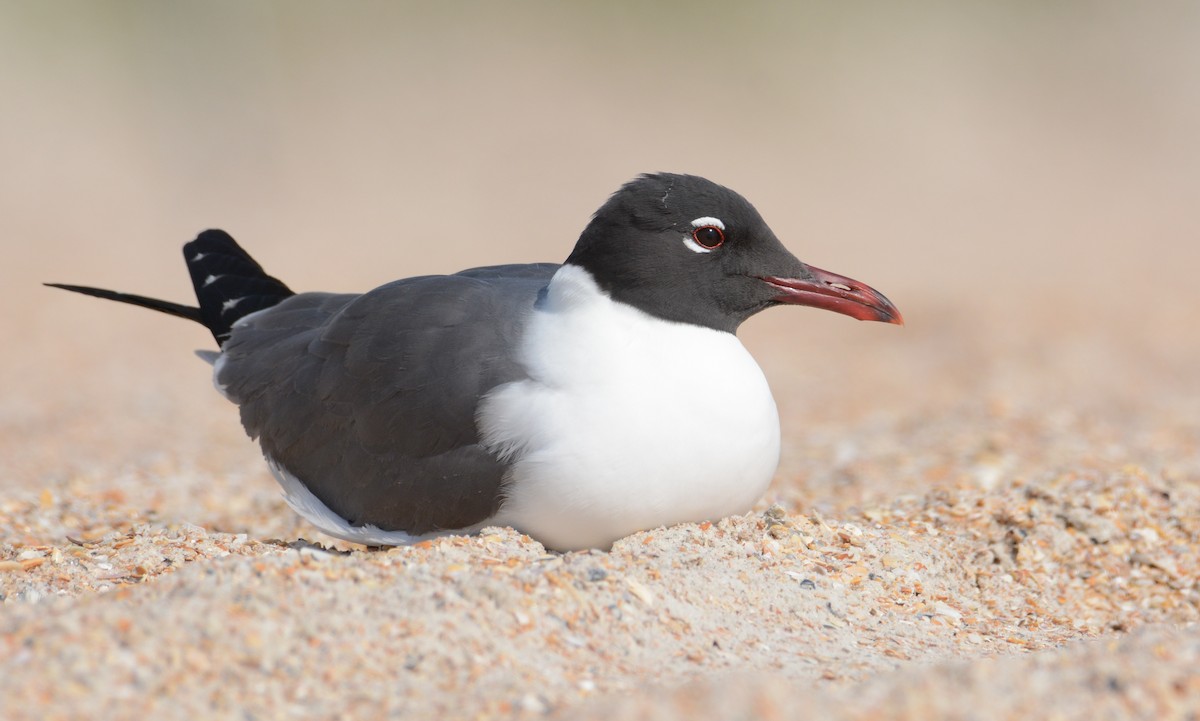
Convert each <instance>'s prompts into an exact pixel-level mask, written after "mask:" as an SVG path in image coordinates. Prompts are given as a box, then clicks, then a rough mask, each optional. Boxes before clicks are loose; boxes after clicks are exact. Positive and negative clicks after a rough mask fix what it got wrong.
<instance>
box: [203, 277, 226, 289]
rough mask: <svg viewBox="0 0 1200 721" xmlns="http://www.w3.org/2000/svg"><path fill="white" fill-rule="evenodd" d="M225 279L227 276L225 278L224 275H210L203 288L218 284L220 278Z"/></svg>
mask: <svg viewBox="0 0 1200 721" xmlns="http://www.w3.org/2000/svg"><path fill="white" fill-rule="evenodd" d="M224 277H225V276H223V275H210V276H208V277H207V278H205V279H204V285H203V286H201V287H202V288H207V287H208V286H210V285H212V284H213V283H216V282H217V279H218V278H224Z"/></svg>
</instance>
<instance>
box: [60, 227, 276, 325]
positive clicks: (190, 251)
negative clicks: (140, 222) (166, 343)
mask: <svg viewBox="0 0 1200 721" xmlns="http://www.w3.org/2000/svg"><path fill="white" fill-rule="evenodd" d="M183 258H184V260H185V261H186V262H187V266H188V273H189V274H190V275H191V276H192V286H193V287H194V288H195V289H196V299H197V300H198V301H199V302H200V307H199V308H196V307H193V306H190V305H182V304H180V303H172V302H170V301H166V300H159V299H158V298H147V297H146V296H144V295H134V294H132V293H118V292H117V291H114V290H105V289H103V288H92V287H90V286H86V285H67V284H64V283H46V284H45V285H48V286H50V287H52V288H61V289H63V290H69V291H72V292H74V293H83V294H84V295H90V296H93V297H96V298H104V299H106V300H115V301H117V302H119V303H129V304H131V305H136V306H140V307H142V308H150V309H151V310H157V311H159V312H162V313H167V314H169V315H174V316H178V317H180V318H186V319H188V320H190V321H195V322H196V323H199V324H201V325H203V326H204V327H206V328H208V329H209V331H211V332H212V334H213V337H214V338H216V339H217V345H224V344H225V341H226V340H228V338H229V333H230V330H231V329H232V327H233V324H234V323H236V322H238V320H240V319H242V318H244V317H246V316H248V315H250V314H251V313H254V312H257V311H260V310H263V309H265V308H270V307H271V306H273V305H275V304H276V303H279V302H280V301H282V300H284V299H285V298H288V297H289V296H292V295H295V293H293V292H292V291H291V289H289V288H288V287H287V286H286V285H284V284H283V282H282V281H280V280H279V279H277V278H273V277H271V276H269V275H267V273H266V271H264V270H263V269H262V266H261V265H259V264H258V263H256V262H255V261H254V259H253V258H251V257H250V254H249V253H247V252H246V251H244V250H242V248H241V246H239V245H238V244H237V242H236V241H234V239H233V238H232V237H230V235H229V234H228V233H226V232H225V231H223V230H206V231H204V232H203V233H201V234H200V235H199V236H197V237H196V239H195V240H193V241H192V242H190V243H187V244H186V245H184V246H183Z"/></svg>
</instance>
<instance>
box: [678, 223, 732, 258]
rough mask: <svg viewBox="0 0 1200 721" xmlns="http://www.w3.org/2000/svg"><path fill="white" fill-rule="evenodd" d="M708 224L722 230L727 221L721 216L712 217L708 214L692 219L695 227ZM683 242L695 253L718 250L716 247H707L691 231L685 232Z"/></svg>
mask: <svg viewBox="0 0 1200 721" xmlns="http://www.w3.org/2000/svg"><path fill="white" fill-rule="evenodd" d="M706 225H711V226H714V227H717V228H720V229H721V230H722V231H723V230H725V223H723V222H722V221H721V219H720V218H712V217H709V216H707V215H706V216H704V217H703V218H696V219H695V220H693V221H692V227H693V228H703V227H704V226H706ZM683 244H684V245H685V246H687V249H688V250H690V251H692V252H693V253H711V252H713V251H714V250H716V248H705V247H704V246H703V245H700V244H699V243H697V242H696V239H695V238H693V237H692V234H691V233H684V235H683Z"/></svg>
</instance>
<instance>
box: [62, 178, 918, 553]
mask: <svg viewBox="0 0 1200 721" xmlns="http://www.w3.org/2000/svg"><path fill="white" fill-rule="evenodd" d="M183 254H184V259H185V260H186V261H187V266H188V270H189V272H190V273H191V278H192V284H193V285H194V286H195V291H196V297H197V299H198V301H199V307H198V308H197V307H192V306H185V305H180V304H176V303H171V302H168V301H162V300H157V299H154V298H146V297H144V296H138V295H130V294H126V293H117V292H114V291H109V290H102V289H99V288H89V287H84V286H74V285H61V284H48V285H53V286H54V287H57V288H63V289H66V290H71V291H76V292H80V293H85V294H88V295H93V296H98V297H101V298H108V299H111V300H116V301H121V302H124V303H132V304H133V305H139V306H143V307H146V308H152V309H154V310H159V311H163V312H165V313H169V314H171V315H176V316H181V317H183V318H187V319H189V320H193V321H196V322H198V323H201V324H202V325H204V326H205V327H207V328H208V329H209V330H210V331H211V332H212V334H213V336H214V337H215V338H216V341H217V345H218V346H219V347H220V351H199V353H200V354H201V356H202V357H204V358H205V359H206V360H209V361H210V362H212V364H213V382H214V383H215V384H216V386H217V389H218V390H219V391H220V392H221V393H222V394H224V395H225V397H226V398H228V399H229V400H231V401H233V402H234V403H236V404H237V405H238V406H239V407H240V409H241V418H242V424H243V425H244V426H245V428H246V432H247V433H248V434H249V435H250V437H251V438H257V439H258V441H259V443H260V444H261V446H262V450H263V454H264V456H265V457H266V460H267V463H268V464H269V466H270V468H271V471H272V472H273V474H274V475H275V478H276V479H277V480H278V481H279V483H280V485H281V486H282V487H283V490H284V494H285V497H286V499H287V502H288V503H289V504H290V505H291V507H292V508H293V509H295V510H296V512H297V513H299V514H300V515H301V516H303V517H304V518H306V519H308V520H309V521H310V522H311V523H312V524H313V525H314V526H316V527H317V528H318V529H320V530H321V531H323V532H325V533H327V534H329V535H331V536H336V537H339V538H343V539H346V540H350V541H355V542H358V543H363V544H367V545H398V544H404V543H411V542H413V541H416V540H420V539H423V538H428V537H431V536H434V535H442V534H446V533H469V532H473V531H477V530H479V529H481V528H483V527H485V526H494V525H500V526H504V525H507V526H512V527H513V528H515V529H517V530H519V531H521V532H524V533H526V534H528V535H530V536H532V537H533V538H535V539H537V540H539V541H541V542H542V543H543V544H544V545H545V546H546V547H547V548H551V549H557V550H570V549H580V548H592V547H599V548H605V547H608V546H610V545H611V544H612V543H613V541H615V540H617V539H619V538H621V537H623V536H626V535H629V534H630V533H633V532H635V531H639V530H644V529H648V528H654V527H657V526H663V525H669V524H675V523H681V522H685V521H702V520H707V519H718V518H722V517H724V516H728V515H732V514H738V513H744V512H746V511H747V510H749V509H750V507H751V506H752V505H753V504H754V503H755V502H756V501H757V500H758V499H759V498H760V497H761V496H762V494H763V493H764V491H765V490H766V488H767V484H768V483H770V481H771V477H772V476H773V475H774V473H775V469H776V466H777V465H778V462H779V417H778V413H777V412H776V409H775V400H774V399H773V398H772V397H771V391H770V389H769V388H768V386H767V381H766V379H765V378H764V377H763V373H762V371H761V370H760V369H759V367H758V365H757V364H756V363H755V362H754V359H753V358H752V357H751V356H750V354H749V353H748V352H747V351H746V349H745V348H744V347H743V346H742V344H741V343H740V342H739V341H738V339H737V337H736V336H735V332H736V331H737V329H738V326H739V325H741V323H742V321H744V320H746V319H747V318H749V317H750V316H752V315H754V314H755V313H758V312H759V311H761V310H764V309H766V308H770V307H772V306H776V305H781V304H791V305H807V306H813V307H816V308H823V309H825V310H831V311H834V312H836V313H842V314H845V315H848V316H850V317H852V318H857V319H859V320H875V321H883V322H886V323H897V324H899V323H901V322H902V321H901V318H900V313H899V311H897V310H896V307H895V306H893V305H892V303H891V302H890V301H888V300H887V298H885V297H884V296H883V295H882V294H880V293H879V292H878V291H876V290H874V289H873V288H871V287H869V286H867V285H864V284H862V283H859V282H858V281H856V280H852V279H850V278H846V277H843V276H840V275H835V274H833V273H830V272H827V271H824V270H820V269H818V268H814V267H813V266H811V265H806V264H804V263H802V262H800V261H799V260H798V259H797V258H796V257H795V256H793V255H792V254H791V253H790V252H788V251H787V250H786V249H785V248H784V247H783V245H782V244H781V243H780V242H779V240H778V239H777V238H776V237H775V234H774V233H773V232H771V229H770V228H769V227H767V224H766V222H764V221H763V219H762V217H761V216H760V215H759V214H758V211H756V210H755V209H754V207H753V206H752V205H750V203H749V202H747V201H746V200H745V199H744V198H742V196H740V195H738V194H737V193H735V192H733V191H731V190H729V189H727V188H724V187H722V186H720V185H717V184H715V183H713V182H711V181H708V180H705V179H704V178H699V177H696V176H690V175H674V174H668V173H660V174H654V175H643V176H641V177H638V178H636V179H635V180H633V181H631V182H629V183H627V184H626V185H625V186H623V187H622V188H621V189H620V190H618V191H617V192H616V193H614V194H613V195H612V197H610V198H609V199H608V202H606V203H605V204H604V205H603V206H602V207H601V208H600V209H599V210H598V211H597V212H596V214H595V215H594V216H593V217H592V219H591V222H590V223H589V224H588V225H587V227H586V228H585V229H584V231H583V234H582V235H581V236H580V237H579V241H578V242H577V243H576V244H575V249H574V250H573V251H572V252H571V255H570V256H569V257H568V258H567V260H566V262H564V263H563V264H561V265H556V264H550V263H541V264H532V265H501V266H493V267H486V268H474V269H471V270H464V271H462V272H461V273H455V274H454V275H437V276H422V277H418V278H406V279H404V280H397V281H394V282H392V283H388V284H386V285H383V286H380V287H378V288H376V289H375V290H372V291H369V292H367V293H363V294H361V295H359V294H332V293H294V292H292V291H291V290H289V289H288V287H287V286H286V285H284V284H283V283H282V282H280V281H279V280H277V279H276V278H273V277H271V276H270V275H267V274H266V273H265V272H264V271H263V269H262V267H261V266H260V265H259V264H258V263H256V262H255V261H254V260H253V259H252V258H251V257H250V255H249V254H247V253H246V252H245V251H244V250H242V248H241V247H240V246H238V244H237V243H235V242H234V240H233V238H232V237H230V236H229V235H228V234H227V233H225V232H224V231H221V230H208V231H205V232H203V233H201V234H200V235H199V237H197V238H196V239H195V240H194V241H192V242H190V243H188V244H186V245H184V247H183Z"/></svg>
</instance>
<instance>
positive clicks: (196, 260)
mask: <svg viewBox="0 0 1200 721" xmlns="http://www.w3.org/2000/svg"><path fill="white" fill-rule="evenodd" d="M204 256H205V253H196V254H195V255H193V256H192V259H191V261H189V262H192V263H199V262H200V259H201V258H203V257H204Z"/></svg>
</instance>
